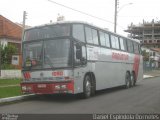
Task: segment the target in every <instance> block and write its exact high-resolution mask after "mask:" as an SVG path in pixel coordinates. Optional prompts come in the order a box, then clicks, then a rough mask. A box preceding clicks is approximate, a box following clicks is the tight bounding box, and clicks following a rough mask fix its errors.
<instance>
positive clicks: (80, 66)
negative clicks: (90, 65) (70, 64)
mask: <svg viewBox="0 0 160 120" xmlns="http://www.w3.org/2000/svg"><path fill="white" fill-rule="evenodd" d="M86 64H87V53H86V46H85V44H83V43H79V42H75V43H74V78H75V83H74V84H75V93H79V92H83V79H84V75H85V73H86V72H85V71H86V70H87V69H86Z"/></svg>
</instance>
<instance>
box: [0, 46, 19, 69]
mask: <svg viewBox="0 0 160 120" xmlns="http://www.w3.org/2000/svg"><path fill="white" fill-rule="evenodd" d="M0 49H1V65H2V69H7V68H6V67H7V66H11V60H12V55H13V54H16V53H17V48H16V47H15V46H14V45H11V44H9V45H5V46H3V45H0Z"/></svg>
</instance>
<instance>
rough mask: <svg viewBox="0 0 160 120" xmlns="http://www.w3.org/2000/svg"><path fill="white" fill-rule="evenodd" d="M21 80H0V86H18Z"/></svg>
mask: <svg viewBox="0 0 160 120" xmlns="http://www.w3.org/2000/svg"><path fill="white" fill-rule="evenodd" d="M20 81H21V79H0V86H7V85H17V84H20Z"/></svg>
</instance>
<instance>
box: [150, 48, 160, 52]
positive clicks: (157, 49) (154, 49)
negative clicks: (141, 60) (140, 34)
mask: <svg viewBox="0 0 160 120" xmlns="http://www.w3.org/2000/svg"><path fill="white" fill-rule="evenodd" d="M151 50H153V51H156V52H160V48H151Z"/></svg>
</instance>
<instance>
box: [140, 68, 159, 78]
mask: <svg viewBox="0 0 160 120" xmlns="http://www.w3.org/2000/svg"><path fill="white" fill-rule="evenodd" d="M158 76H160V70H152V71H147V72H145V73H144V75H143V78H150V77H158Z"/></svg>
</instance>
